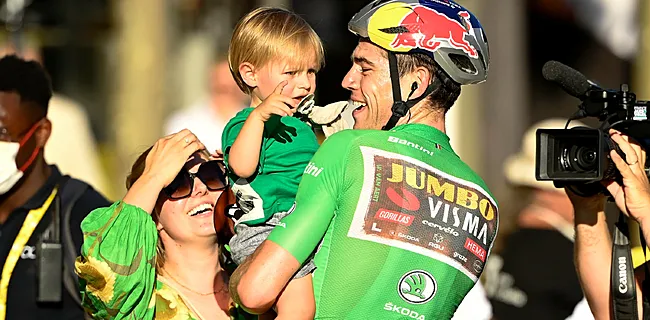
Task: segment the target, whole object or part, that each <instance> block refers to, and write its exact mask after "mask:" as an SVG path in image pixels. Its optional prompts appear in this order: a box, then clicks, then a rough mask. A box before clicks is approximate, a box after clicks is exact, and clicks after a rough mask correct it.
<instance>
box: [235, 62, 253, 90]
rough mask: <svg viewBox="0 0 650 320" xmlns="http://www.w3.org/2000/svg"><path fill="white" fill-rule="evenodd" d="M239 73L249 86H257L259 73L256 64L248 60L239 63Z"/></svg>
mask: <svg viewBox="0 0 650 320" xmlns="http://www.w3.org/2000/svg"><path fill="white" fill-rule="evenodd" d="M239 74H240V75H241V77H242V79H243V80H244V83H246V84H247V85H248V86H249V87H252V88H255V87H257V74H256V73H255V66H253V65H252V64H250V63H248V62H242V63H241V64H240V65H239Z"/></svg>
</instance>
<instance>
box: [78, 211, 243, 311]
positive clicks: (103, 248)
mask: <svg viewBox="0 0 650 320" xmlns="http://www.w3.org/2000/svg"><path fill="white" fill-rule="evenodd" d="M81 230H82V231H83V233H84V243H83V246H82V248H81V256H80V257H78V258H77V261H76V262H75V269H76V272H77V274H78V275H79V280H80V284H79V286H80V290H81V295H82V300H83V304H84V308H85V309H86V311H87V312H88V313H89V314H90V315H91V316H92V317H93V318H95V319H183V320H187V319H193V320H194V319H199V317H198V316H197V315H196V314H195V313H194V312H192V310H191V309H190V308H189V307H188V304H186V302H185V301H183V298H182V297H181V296H180V295H179V293H178V292H177V291H176V290H175V289H174V288H172V287H170V286H169V285H167V284H166V283H165V282H164V280H163V279H162V278H159V277H158V275H157V274H156V268H155V266H156V244H157V241H158V231H157V230H156V225H155V223H154V222H153V220H152V219H151V216H150V215H149V213H147V212H146V211H144V210H142V209H141V208H139V207H136V206H133V205H129V204H127V203H124V202H121V201H118V202H116V203H114V204H113V205H111V206H110V207H108V208H99V209H96V210H94V211H93V212H91V213H90V214H89V215H88V216H87V217H86V218H85V219H84V220H83V222H82V223H81ZM230 315H231V316H230V317H231V319H255V317H252V316H250V315H248V314H246V313H244V312H242V311H241V310H240V309H238V308H234V307H233V308H231V309H230Z"/></svg>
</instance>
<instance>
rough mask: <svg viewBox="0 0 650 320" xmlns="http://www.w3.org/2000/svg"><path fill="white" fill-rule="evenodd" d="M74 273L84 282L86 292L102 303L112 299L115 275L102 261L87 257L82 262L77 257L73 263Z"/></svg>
mask: <svg viewBox="0 0 650 320" xmlns="http://www.w3.org/2000/svg"><path fill="white" fill-rule="evenodd" d="M74 266H75V271H76V272H77V274H78V275H79V277H80V278H83V279H84V280H86V290H88V292H89V293H90V294H92V295H94V296H96V297H97V298H99V300H101V301H103V302H104V303H107V304H108V303H109V302H110V301H111V300H112V299H113V295H114V293H115V292H114V286H115V273H114V272H113V270H111V267H109V266H108V264H107V263H106V262H104V261H100V260H97V259H95V258H94V257H92V256H89V257H88V258H87V260H86V261H85V262H84V261H82V259H81V258H80V257H79V258H77V260H76V261H75V262H74Z"/></svg>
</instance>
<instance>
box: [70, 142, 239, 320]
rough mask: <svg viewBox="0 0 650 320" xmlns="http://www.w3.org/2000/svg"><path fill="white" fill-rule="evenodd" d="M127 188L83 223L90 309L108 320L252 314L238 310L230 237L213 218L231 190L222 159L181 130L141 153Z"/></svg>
mask: <svg viewBox="0 0 650 320" xmlns="http://www.w3.org/2000/svg"><path fill="white" fill-rule="evenodd" d="M126 186H127V189H128V192H127V194H126V195H125V196H124V199H122V200H121V201H118V202H116V203H114V204H113V205H112V206H110V207H108V208H101V209H96V210H94V211H93V212H91V213H90V215H88V217H87V218H86V219H85V220H84V221H83V222H82V224H81V228H82V230H83V232H84V244H83V247H82V256H81V257H79V258H78V259H77V262H76V271H77V273H78V274H79V277H80V279H81V285H82V295H83V302H84V307H85V308H86V310H87V312H89V313H90V315H91V316H93V317H95V318H102V319H105V318H111V319H121V318H129V319H131V318H133V319H154V318H156V319H244V318H247V317H249V316H247V315H245V314H242V313H241V312H238V310H237V309H235V308H233V307H232V303H231V300H230V295H229V292H228V276H227V273H226V272H225V271H224V264H225V262H224V259H223V255H222V254H221V250H220V249H222V247H221V246H220V242H227V240H226V239H219V238H218V236H217V232H216V231H215V225H214V221H213V214H214V213H213V211H214V206H215V204H216V203H217V199H218V198H219V196H220V195H221V194H222V192H223V191H224V190H225V189H226V179H225V173H224V166H223V162H221V160H215V159H213V158H210V157H209V154H208V153H207V152H206V151H205V147H204V146H203V144H202V143H201V142H200V141H199V140H198V139H197V138H196V136H195V135H194V134H193V133H191V132H190V131H189V130H183V131H181V132H178V133H176V134H172V135H170V136H167V137H164V138H161V139H160V140H158V141H157V142H156V143H155V144H154V145H153V147H151V148H149V149H148V150H147V151H145V152H144V153H143V154H142V155H140V157H139V158H138V159H137V160H136V161H135V163H134V164H133V167H132V171H131V173H130V175H129V176H128V177H127V179H126ZM217 220H219V219H217ZM220 227H221V226H217V228H220Z"/></svg>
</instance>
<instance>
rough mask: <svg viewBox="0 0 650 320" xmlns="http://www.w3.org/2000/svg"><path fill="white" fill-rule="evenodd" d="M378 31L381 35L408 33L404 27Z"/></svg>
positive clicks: (407, 29)
mask: <svg viewBox="0 0 650 320" xmlns="http://www.w3.org/2000/svg"><path fill="white" fill-rule="evenodd" d="M379 31H381V32H383V33H389V34H398V33H409V32H410V30H409V28H407V27H405V26H397V27H390V28H383V29H379Z"/></svg>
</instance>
